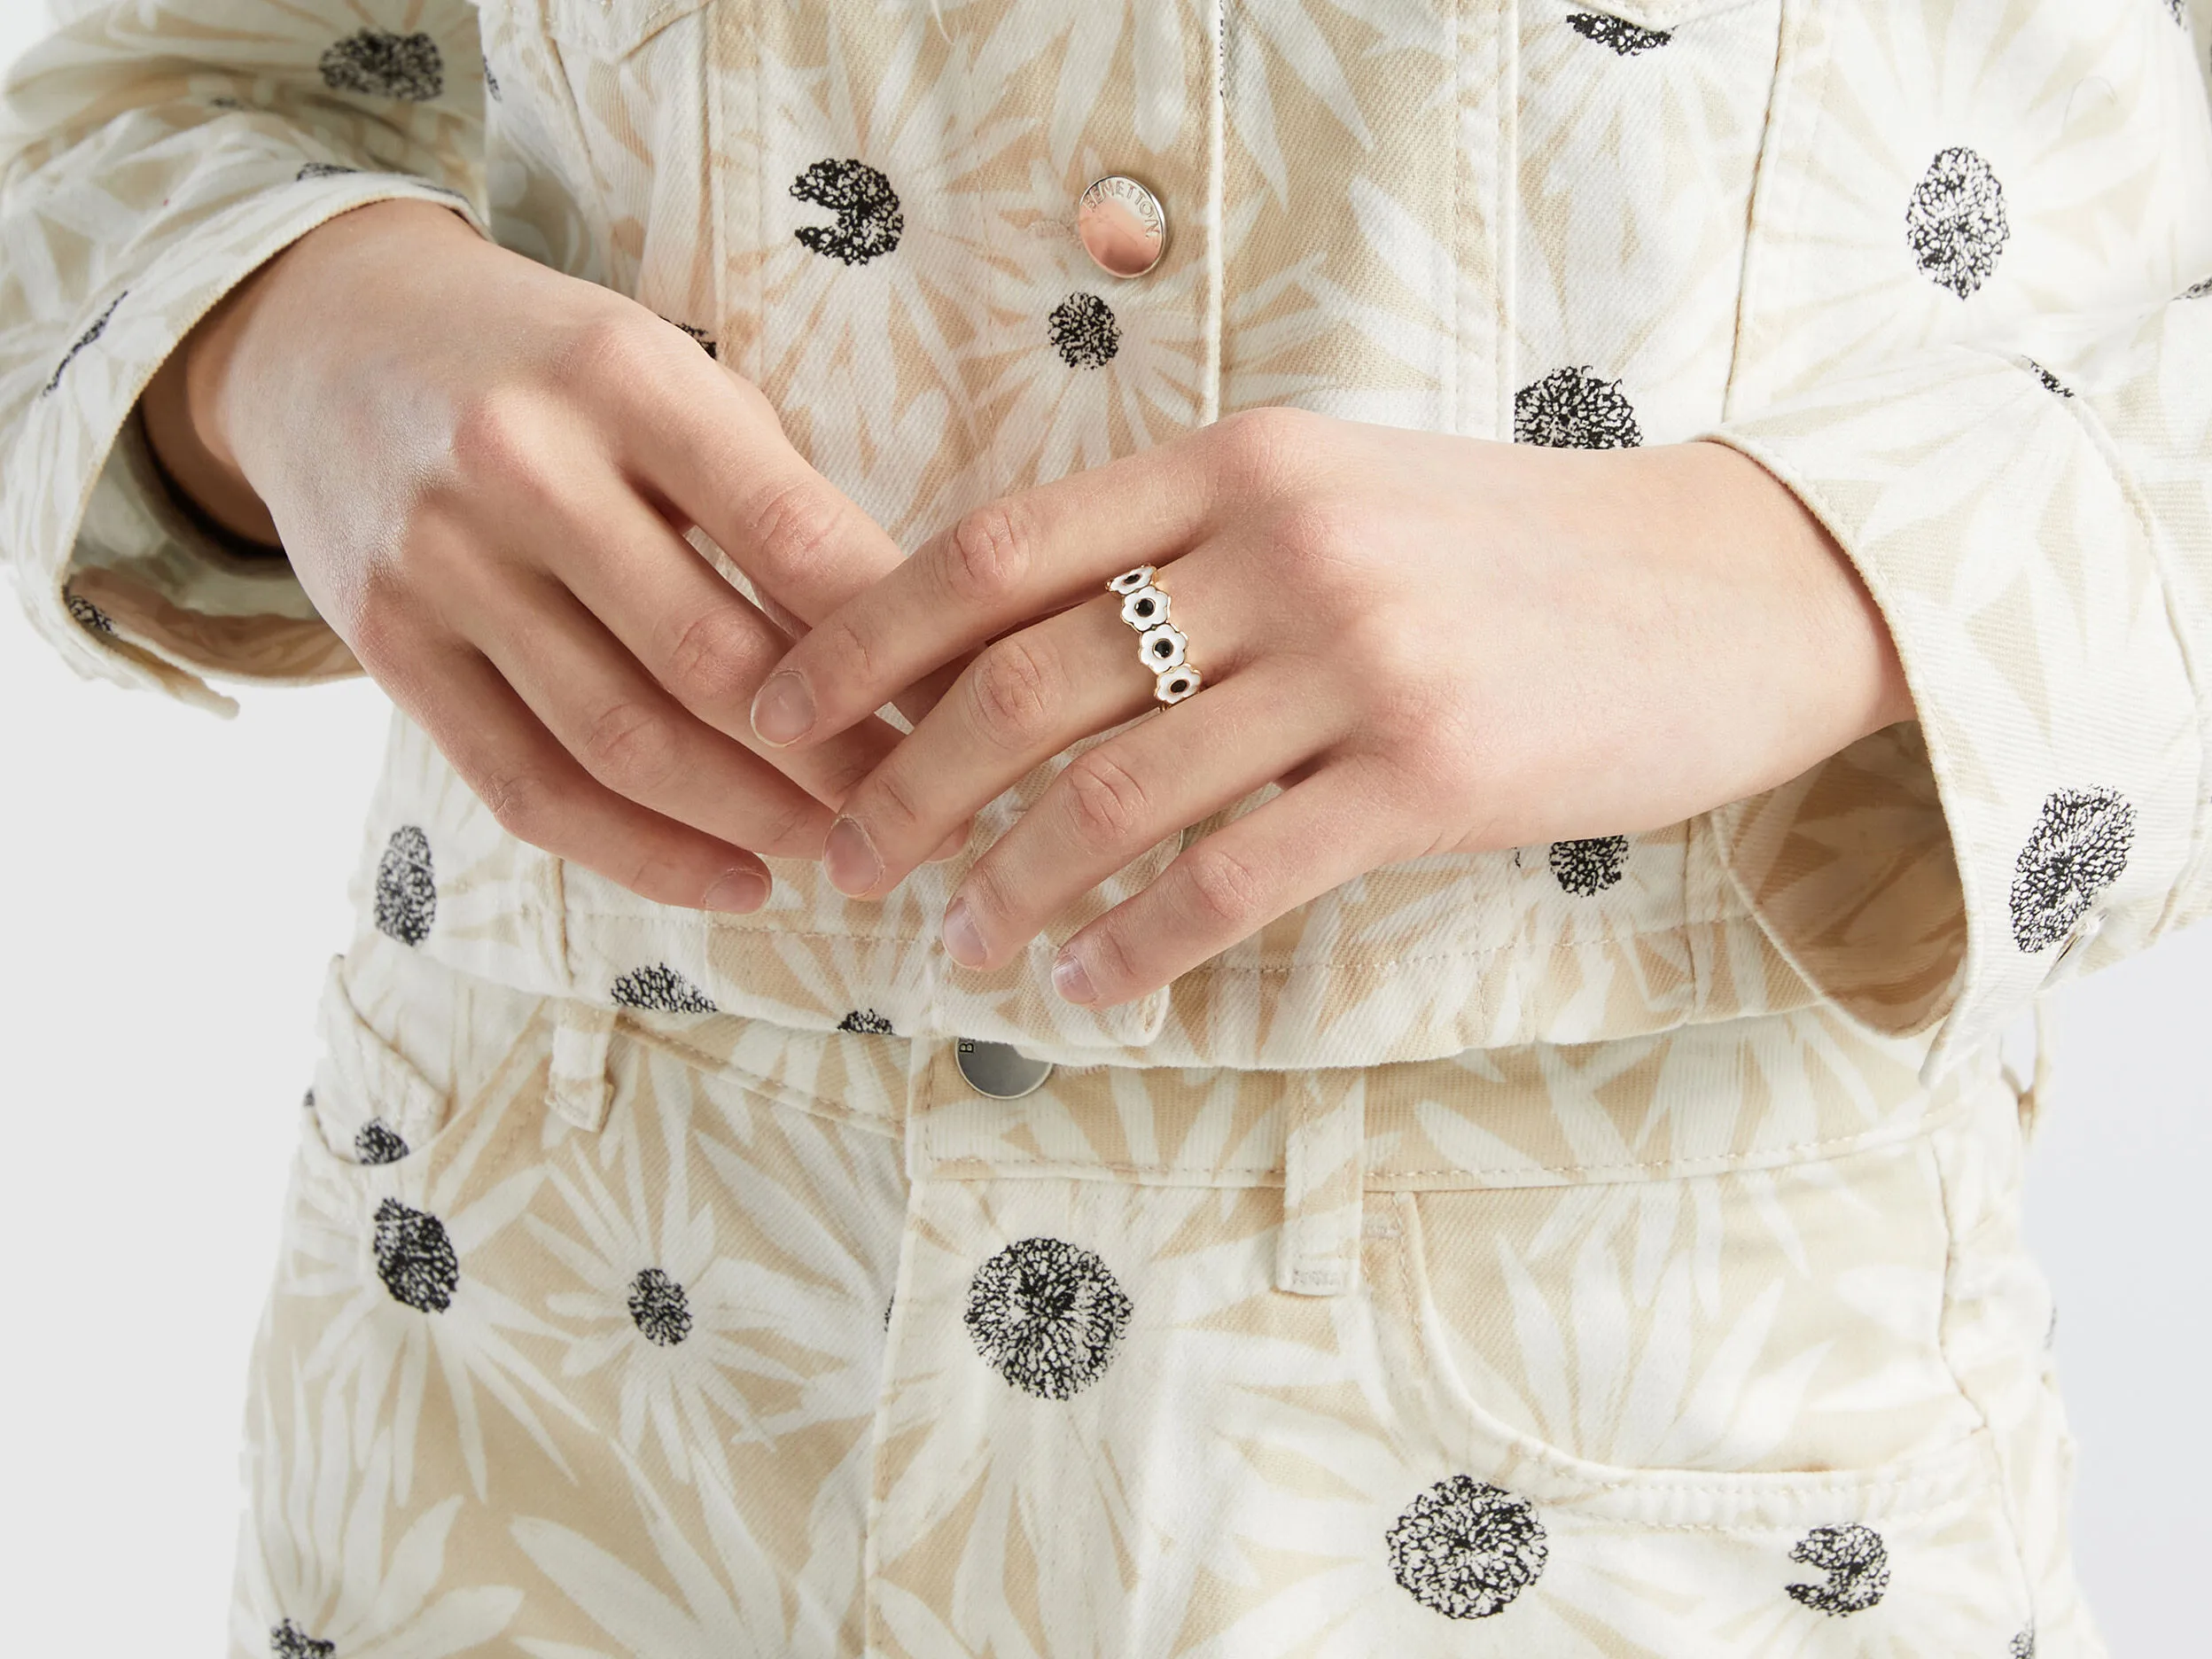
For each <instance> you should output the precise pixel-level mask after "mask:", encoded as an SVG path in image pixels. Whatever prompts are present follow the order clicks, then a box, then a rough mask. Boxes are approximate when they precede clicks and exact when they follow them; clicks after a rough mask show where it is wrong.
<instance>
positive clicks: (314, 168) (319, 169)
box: [292, 161, 361, 184]
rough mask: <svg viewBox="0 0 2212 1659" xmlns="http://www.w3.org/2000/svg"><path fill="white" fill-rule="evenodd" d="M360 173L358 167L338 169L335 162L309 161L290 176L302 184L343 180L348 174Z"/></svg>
mask: <svg viewBox="0 0 2212 1659" xmlns="http://www.w3.org/2000/svg"><path fill="white" fill-rule="evenodd" d="M360 171H361V169H360V168H359V167H340V166H339V164H338V163H337V162H335V161H310V162H308V163H307V164H306V165H305V166H303V167H301V168H300V170H299V171H298V172H297V173H295V174H293V175H292V178H293V179H294V180H295V181H296V182H297V183H302V184H304V183H307V182H308V180H309V179H326V178H344V177H345V176H346V175H347V174H349V173H358V172H360Z"/></svg>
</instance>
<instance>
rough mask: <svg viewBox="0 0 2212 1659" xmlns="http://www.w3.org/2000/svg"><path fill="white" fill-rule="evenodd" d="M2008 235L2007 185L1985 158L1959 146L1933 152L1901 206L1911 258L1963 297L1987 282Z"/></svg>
mask: <svg viewBox="0 0 2212 1659" xmlns="http://www.w3.org/2000/svg"><path fill="white" fill-rule="evenodd" d="M2012 235H2013V229H2012V226H2011V225H2010V224H2008V223H2007V222H2006V218H2005V186H2004V185H2003V184H2001V183H1998V177H1997V175H1996V174H1994V173H1992V172H1990V164H1989V163H1988V162H1987V161H1984V160H1982V158H1981V157H1980V156H1978V155H1976V154H1974V152H1973V151H1971V150H1968V149H1967V148H1965V147H1964V146H1962V145H1954V146H1953V147H1952V148H1951V149H1949V150H1946V151H1944V152H1943V153H1942V154H1941V155H1939V156H1937V157H1936V158H1935V160H1934V161H1933V162H1932V163H1931V164H1930V165H1929V167H1928V176H1927V177H1925V178H1923V179H1922V180H1921V181H1920V183H1918V184H1916V185H1914V186H1913V187H1912V202H1911V203H1910V204H1909V205H1908V206H1906V208H1905V210H1904V236H1905V242H1906V245H1908V246H1910V247H1911V248H1912V262H1913V263H1914V264H1915V265H1917V266H1919V267H1920V269H1921V270H1922V271H1924V272H1925V273H1927V275H1928V277H1930V278H1932V279H1933V280H1934V281H1935V282H1936V283H1937V284H1940V285H1942V286H1943V287H1945V288H1948V289H1950V290H1951V292H1953V293H1955V294H1957V295H1958V296H1959V298H1960V299H1961V300H1967V299H1971V298H1973V296H1974V294H1975V293H1976V292H1979V291H1980V289H1981V287H1982V284H1983V283H1985V282H1987V281H1989V279H1990V276H1991V274H1992V273H1993V272H1995V271H1996V269H1997V261H1998V255H1999V254H2001V253H2004V252H2005V245H2006V242H2008V241H2010V240H2011V239H2012Z"/></svg>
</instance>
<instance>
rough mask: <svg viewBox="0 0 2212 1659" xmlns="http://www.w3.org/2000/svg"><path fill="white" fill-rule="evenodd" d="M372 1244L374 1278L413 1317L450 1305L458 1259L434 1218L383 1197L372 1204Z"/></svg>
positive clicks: (457, 1279)
mask: <svg viewBox="0 0 2212 1659" xmlns="http://www.w3.org/2000/svg"><path fill="white" fill-rule="evenodd" d="M374 1245H375V1249H376V1256H377V1277H378V1278H379V1279H381V1280H383V1281H384V1288H385V1289H386V1290H389V1291H390V1292H391V1293H392V1299H393V1301H394V1302H401V1303H404V1304H406V1305H408V1306H409V1307H411V1308H413V1309H414V1310H415V1311H416V1312H417V1313H442V1312H445V1311H446V1310H447V1309H448V1308H449V1307H451V1306H452V1305H453V1293H454V1290H455V1289H456V1287H458V1286H459V1284H460V1283H461V1260H460V1258H458V1257H457V1256H456V1255H455V1254H454V1253H453V1240H452V1239H451V1238H450V1237H448V1235H447V1233H446V1224H445V1223H444V1222H442V1221H440V1219H438V1218H437V1217H436V1216H434V1215H432V1214H430V1213H429V1212H428V1211H423V1210H417V1209H414V1208H412V1207H410V1206H409V1205H407V1204H403V1203H401V1202H400V1201H399V1200H398V1199H396V1198H387V1199H386V1200H385V1201H384V1202H383V1203H380V1204H378V1206H377V1231H376V1235H375V1239H374Z"/></svg>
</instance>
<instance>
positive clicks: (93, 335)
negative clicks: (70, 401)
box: [38, 289, 130, 397]
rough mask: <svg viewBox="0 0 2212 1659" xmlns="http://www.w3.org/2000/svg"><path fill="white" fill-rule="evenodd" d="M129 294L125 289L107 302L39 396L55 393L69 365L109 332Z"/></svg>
mask: <svg viewBox="0 0 2212 1659" xmlns="http://www.w3.org/2000/svg"><path fill="white" fill-rule="evenodd" d="M129 292H130V291H129V289H125V290H124V291H123V292H122V293H119V294H117V295H116V296H115V297H114V298H113V300H109V301H108V302H107V309H106V310H105V311H103V312H101V313H100V314H99V315H97V316H96V317H94V318H93V319H92V323H91V326H90V327H89V328H87V329H86V330H85V331H84V332H83V333H82V334H80V335H78V336H77V338H76V339H74V340H72V341H70V342H69V349H68V350H67V351H66V352H64V353H62V354H61V361H60V362H58V363H56V364H55V365H54V372H53V375H52V377H51V378H50V379H49V380H48V381H47V382H46V384H45V385H44V386H41V387H39V389H38V394H39V396H41V397H44V396H45V395H46V394H47V393H50V392H51V391H53V390H54V388H55V387H57V386H59V385H60V384H61V378H62V376H64V375H66V374H67V373H68V372H69V365H70V364H71V363H73V362H76V360H77V358H78V355H79V354H81V353H82V352H83V351H84V349H85V348H86V347H88V346H90V345H91V344H92V343H93V341H95V340H97V339H99V338H100V336H101V335H103V334H105V333H106V332H107V325H108V323H109V322H110V321H111V320H112V319H113V317H114V315H115V308H116V307H117V306H119V305H121V304H122V302H123V300H124V298H125V296H126V295H128V294H129Z"/></svg>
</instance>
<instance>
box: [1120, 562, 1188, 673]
mask: <svg viewBox="0 0 2212 1659" xmlns="http://www.w3.org/2000/svg"><path fill="white" fill-rule="evenodd" d="M1158 575H1159V572H1158V571H1157V570H1155V569H1154V568H1153V567H1152V566H1151V565H1138V566H1137V568H1136V569H1134V570H1133V571H1125V572H1122V573H1121V574H1120V575H1118V576H1117V577H1115V578H1114V579H1113V580H1111V581H1110V582H1108V583H1107V584H1106V591H1107V592H1109V593H1111V594H1118V595H1119V596H1120V597H1121V619H1122V620H1123V621H1124V622H1125V623H1127V624H1128V625H1129V626H1130V627H1132V628H1133V629H1134V630H1135V631H1136V635H1137V660H1138V661H1140V662H1141V663H1142V664H1143V665H1144V667H1145V672H1146V673H1147V674H1150V675H1151V676H1152V695H1153V696H1154V697H1157V699H1158V700H1159V701H1161V702H1162V703H1180V702H1181V701H1182V700H1183V699H1184V698H1185V697H1189V696H1190V695H1191V694H1192V693H1194V692H1195V691H1196V690H1197V689H1198V688H1199V687H1200V686H1201V685H1203V683H1204V677H1203V675H1201V674H1199V672H1198V669H1197V667H1196V665H1195V664H1193V663H1192V662H1191V660H1190V638H1189V636H1188V635H1186V634H1185V633H1184V632H1183V631H1182V629H1180V628H1179V627H1176V626H1175V625H1174V624H1173V623H1172V622H1170V621H1169V620H1168V619H1167V618H1168V612H1169V611H1170V610H1171V609H1172V605H1173V602H1172V600H1171V599H1170V598H1169V597H1168V596H1167V593H1166V591H1165V590H1164V589H1163V588H1160V587H1158V586H1157V584H1156V582H1155V578H1157V576H1158Z"/></svg>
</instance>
